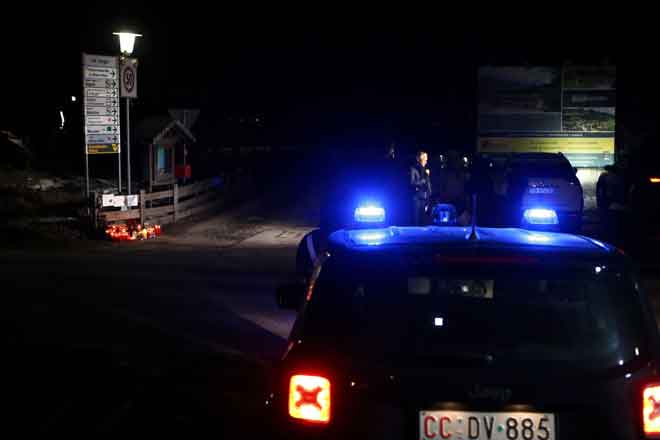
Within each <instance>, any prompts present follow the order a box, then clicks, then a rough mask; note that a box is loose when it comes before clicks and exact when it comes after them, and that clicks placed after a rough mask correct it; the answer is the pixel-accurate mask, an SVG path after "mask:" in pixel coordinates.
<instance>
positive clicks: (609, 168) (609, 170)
mask: <svg viewBox="0 0 660 440" xmlns="http://www.w3.org/2000/svg"><path fill="white" fill-rule="evenodd" d="M603 169H604V170H605V171H607V172H608V173H611V172H613V171H614V166H613V165H605V166H604V167H603Z"/></svg>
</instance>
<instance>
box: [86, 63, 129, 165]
mask: <svg viewBox="0 0 660 440" xmlns="http://www.w3.org/2000/svg"><path fill="white" fill-rule="evenodd" d="M82 61H83V66H82V68H83V86H84V89H85V90H84V97H85V141H86V145H87V148H86V152H87V154H106V153H112V154H116V153H119V152H120V151H121V148H120V147H121V143H120V135H119V133H120V121H119V62H118V59H117V57H108V56H103V55H89V54H83V59H82Z"/></svg>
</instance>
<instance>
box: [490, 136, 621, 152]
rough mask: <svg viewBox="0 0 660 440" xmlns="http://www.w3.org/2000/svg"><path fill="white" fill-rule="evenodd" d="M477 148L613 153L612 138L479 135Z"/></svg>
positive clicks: (499, 150)
mask: <svg viewBox="0 0 660 440" xmlns="http://www.w3.org/2000/svg"><path fill="white" fill-rule="evenodd" d="M478 149H479V151H480V152H482V153H564V154H614V138H613V137H611V138H606V137H520V138H500V137H481V138H479V148H478Z"/></svg>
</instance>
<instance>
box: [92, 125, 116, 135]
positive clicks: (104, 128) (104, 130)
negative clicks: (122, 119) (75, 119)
mask: <svg viewBox="0 0 660 440" xmlns="http://www.w3.org/2000/svg"><path fill="white" fill-rule="evenodd" d="M112 133H119V126H118V125H114V124H113V125H88V126H87V134H112Z"/></svg>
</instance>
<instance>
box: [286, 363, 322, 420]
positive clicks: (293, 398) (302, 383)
mask: <svg viewBox="0 0 660 440" xmlns="http://www.w3.org/2000/svg"><path fill="white" fill-rule="evenodd" d="M289 415H290V416H291V417H293V418H294V419H301V420H307V421H309V422H318V423H328V422H329V421H330V381H329V380H328V379H326V378H325V377H321V376H307V375H300V374H297V375H294V376H291V380H290V381H289Z"/></svg>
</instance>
